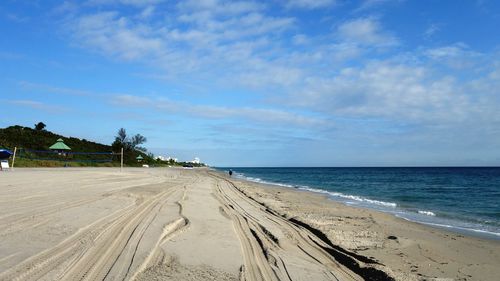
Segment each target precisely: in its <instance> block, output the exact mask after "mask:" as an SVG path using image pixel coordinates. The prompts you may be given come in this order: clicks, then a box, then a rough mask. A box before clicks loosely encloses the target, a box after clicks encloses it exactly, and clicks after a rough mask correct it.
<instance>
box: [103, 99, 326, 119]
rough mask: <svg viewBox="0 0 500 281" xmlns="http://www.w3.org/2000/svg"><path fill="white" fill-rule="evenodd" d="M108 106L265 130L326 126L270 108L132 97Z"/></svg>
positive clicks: (113, 102)
mask: <svg viewBox="0 0 500 281" xmlns="http://www.w3.org/2000/svg"><path fill="white" fill-rule="evenodd" d="M111 103H112V104H114V105H120V106H131V107H144V108H150V109H155V110H158V111H161V112H164V113H169V114H172V113H174V114H187V115H189V116H192V117H197V118H204V119H205V118H209V119H227V118H233V119H234V118H243V119H246V120H249V121H253V122H259V123H263V124H266V125H268V126H275V125H279V124H288V125H293V126H299V127H310V126H321V125H325V124H326V122H325V120H324V119H321V118H313V117H308V116H305V115H301V114H297V113H293V112H288V111H284V110H278V109H270V108H254V107H226V106H213V105H199V104H190V103H186V102H178V101H173V100H170V99H166V98H159V99H151V98H145V97H139V96H133V95H118V96H115V97H114V98H113V99H112V100H111Z"/></svg>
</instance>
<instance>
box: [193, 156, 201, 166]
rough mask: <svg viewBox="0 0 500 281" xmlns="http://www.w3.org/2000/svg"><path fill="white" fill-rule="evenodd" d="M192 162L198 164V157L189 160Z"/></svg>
mask: <svg viewBox="0 0 500 281" xmlns="http://www.w3.org/2000/svg"><path fill="white" fill-rule="evenodd" d="M191 163H193V164H200V158H198V157H195V158H194V160H193V161H191Z"/></svg>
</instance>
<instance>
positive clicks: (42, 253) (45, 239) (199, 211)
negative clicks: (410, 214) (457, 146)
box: [0, 168, 500, 280]
mask: <svg viewBox="0 0 500 281" xmlns="http://www.w3.org/2000/svg"><path fill="white" fill-rule="evenodd" d="M0 210H2V211H1V212H0V225H1V226H2V227H1V228H0V280H363V279H368V280H391V279H396V280H429V279H431V280H432V279H436V280H443V279H446V278H448V279H456V280H496V279H495V277H496V276H500V269H499V266H498V265H500V257H499V253H500V243H499V242H498V241H489V240H484V239H479V238H471V237H464V236H461V235H458V234H453V233H448V232H446V231H442V230H437V229H434V228H429V227H425V226H422V225H419V224H414V223H410V222H407V221H404V220H400V219H397V218H395V217H393V216H390V215H387V214H383V213H378V212H375V211H369V210H364V209H357V208H351V207H347V206H343V205H341V204H337V203H334V202H332V201H331V200H328V199H327V198H325V197H323V196H320V195H317V194H313V193H309V192H300V191H296V190H292V189H286V188H277V187H271V186H264V185H258V184H253V183H249V182H243V181H237V180H234V179H228V178H227V177H226V176H225V175H222V174H220V173H217V172H213V171H209V170H207V169H194V170H184V169H175V168H169V169H166V168H165V169H163V168H152V169H134V168H129V169H124V172H122V173H120V172H119V170H118V169H114V168H64V169H16V170H15V171H11V172H3V173H0Z"/></svg>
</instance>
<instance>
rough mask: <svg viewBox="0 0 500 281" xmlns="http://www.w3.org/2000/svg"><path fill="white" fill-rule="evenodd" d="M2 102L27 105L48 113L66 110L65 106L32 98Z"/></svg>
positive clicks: (21, 105)
mask: <svg viewBox="0 0 500 281" xmlns="http://www.w3.org/2000/svg"><path fill="white" fill-rule="evenodd" d="M4 102H6V103H9V104H12V105H14V106H20V107H27V108H30V109H36V110H41V111H46V112H49V113H61V112H64V111H67V110H68V109H67V108H65V107H62V106H57V105H50V104H46V103H43V102H39V101H34V100H4Z"/></svg>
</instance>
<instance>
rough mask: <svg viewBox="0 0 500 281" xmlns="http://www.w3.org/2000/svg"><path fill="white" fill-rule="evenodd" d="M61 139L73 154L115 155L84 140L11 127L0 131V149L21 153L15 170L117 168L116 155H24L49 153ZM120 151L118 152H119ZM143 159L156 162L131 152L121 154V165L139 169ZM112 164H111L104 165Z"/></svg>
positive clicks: (101, 145)
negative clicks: (89, 167) (47, 151)
mask: <svg viewBox="0 0 500 281" xmlns="http://www.w3.org/2000/svg"><path fill="white" fill-rule="evenodd" d="M59 138H61V139H63V140H64V143H65V144H67V145H68V146H69V147H71V151H72V152H88V153H95V152H116V153H119V152H120V151H113V149H112V147H111V146H110V145H105V144H101V143H96V142H92V141H88V140H85V139H79V138H74V137H65V136H61V135H58V134H55V133H52V132H50V131H47V130H35V129H32V128H29V127H22V126H10V127H7V128H4V129H0V147H1V148H7V149H11V150H14V147H17V148H18V150H19V151H20V153H19V157H16V166H18V167H19V166H21V167H22V166H25V167H26V166H27V167H33V166H36V167H40V166H42V167H55V166H64V165H67V166H119V165H120V156H119V155H115V156H111V155H67V156H61V155H57V154H50V153H36V152H26V151H39V150H44V151H46V150H49V147H50V146H51V145H52V144H54V143H55V142H56V140H57V139H59ZM118 150H119V149H118ZM138 155H142V157H143V158H144V161H143V163H147V164H154V163H155V160H154V159H153V158H151V157H150V156H148V155H147V154H146V153H143V152H140V151H137V150H133V151H126V152H125V153H124V164H125V165H127V166H139V165H142V164H141V163H137V161H136V160H135V158H136V157H137V156H138ZM105 160H112V161H111V162H104V161H105Z"/></svg>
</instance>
